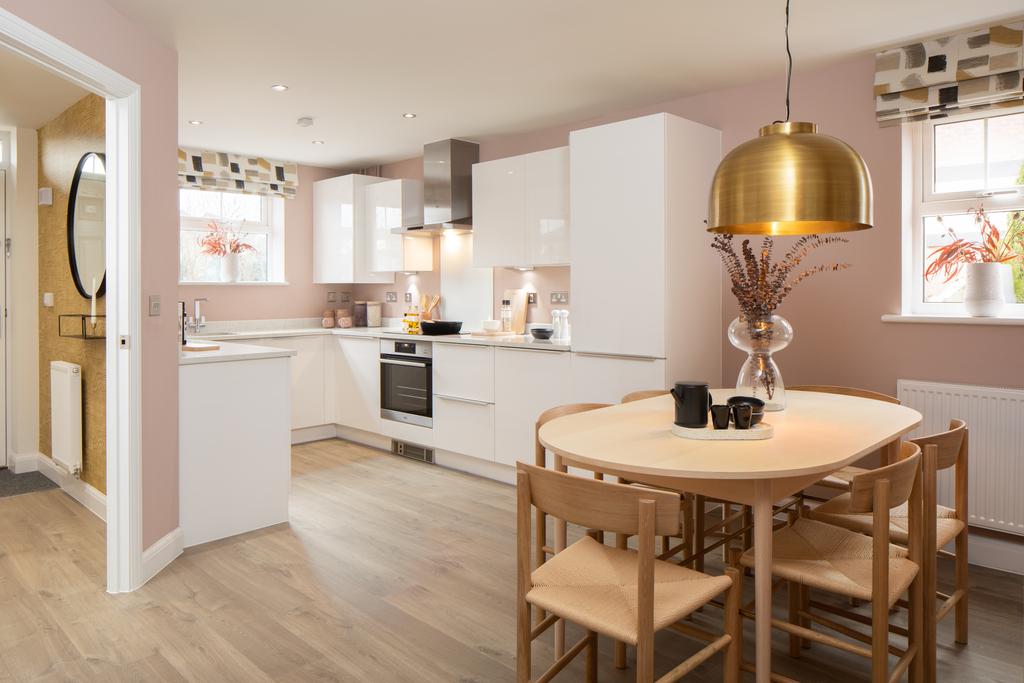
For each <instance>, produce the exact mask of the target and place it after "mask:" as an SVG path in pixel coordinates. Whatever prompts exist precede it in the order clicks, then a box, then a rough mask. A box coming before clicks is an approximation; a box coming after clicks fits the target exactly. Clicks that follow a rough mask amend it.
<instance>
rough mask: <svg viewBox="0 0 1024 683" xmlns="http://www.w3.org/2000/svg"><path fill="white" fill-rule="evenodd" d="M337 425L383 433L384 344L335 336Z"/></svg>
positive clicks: (375, 340)
mask: <svg viewBox="0 0 1024 683" xmlns="http://www.w3.org/2000/svg"><path fill="white" fill-rule="evenodd" d="M332 341H333V343H334V347H333V354H334V358H333V360H334V392H335V393H334V397H335V398H334V406H335V413H336V414H335V418H334V421H335V422H337V423H338V424H340V425H343V426H345V427H352V428H354V429H362V430H364V431H368V432H380V363H379V359H380V344H379V342H378V340H377V339H373V338H360V337H341V336H335V337H333V339H332Z"/></svg>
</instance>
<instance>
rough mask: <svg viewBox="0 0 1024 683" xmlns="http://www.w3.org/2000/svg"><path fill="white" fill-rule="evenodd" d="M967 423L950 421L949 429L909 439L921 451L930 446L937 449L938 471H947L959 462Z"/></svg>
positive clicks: (964, 445) (964, 444) (963, 446)
mask: <svg viewBox="0 0 1024 683" xmlns="http://www.w3.org/2000/svg"><path fill="white" fill-rule="evenodd" d="M966 437H967V423H966V422H964V421H963V420H955V419H954V420H950V421H949V429H948V430H947V431H944V432H939V433H938V434H929V435H928V436H919V437H917V438H916V439H911V441H913V442H914V443H916V444H917V445H918V446H920V447H921V448H922V449H923V448H924V447H925V446H928V445H930V444H935V445H936V446H938V447H939V451H938V461H937V467H938V469H940V470H944V469H947V468H949V467H952V466H953V465H955V464H957V462H958V461H959V460H960V453H961V452H962V451H963V449H964V448H965V447H966V443H965V441H966Z"/></svg>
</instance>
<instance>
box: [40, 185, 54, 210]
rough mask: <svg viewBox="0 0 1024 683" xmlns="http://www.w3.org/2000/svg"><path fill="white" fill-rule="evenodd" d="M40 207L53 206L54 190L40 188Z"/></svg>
mask: <svg viewBox="0 0 1024 683" xmlns="http://www.w3.org/2000/svg"><path fill="white" fill-rule="evenodd" d="M39 206H53V188H52V187H40V188H39Z"/></svg>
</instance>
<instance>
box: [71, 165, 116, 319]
mask: <svg viewBox="0 0 1024 683" xmlns="http://www.w3.org/2000/svg"><path fill="white" fill-rule="evenodd" d="M106 196H107V168H106V158H105V157H104V155H103V154H101V153H99V152H88V153H87V154H84V155H82V158H81V159H80V160H79V162H78V168H76V169H75V177H74V179H73V180H72V181H71V194H70V195H69V196H68V258H69V260H70V262H71V277H72V279H74V281H75V287H76V288H77V289H78V293H79V294H81V295H82V296H83V297H85V298H86V299H92V298H94V297H97V298H98V297H101V296H103V293H104V291H105V289H106V285H107V264H106V256H107V246H106V236H107V211H106Z"/></svg>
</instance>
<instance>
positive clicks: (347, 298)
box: [341, 292, 352, 304]
mask: <svg viewBox="0 0 1024 683" xmlns="http://www.w3.org/2000/svg"><path fill="white" fill-rule="evenodd" d="M351 301H352V295H351V294H350V293H348V292H342V293H341V303H343V304H347V303H350V302H351Z"/></svg>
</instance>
